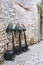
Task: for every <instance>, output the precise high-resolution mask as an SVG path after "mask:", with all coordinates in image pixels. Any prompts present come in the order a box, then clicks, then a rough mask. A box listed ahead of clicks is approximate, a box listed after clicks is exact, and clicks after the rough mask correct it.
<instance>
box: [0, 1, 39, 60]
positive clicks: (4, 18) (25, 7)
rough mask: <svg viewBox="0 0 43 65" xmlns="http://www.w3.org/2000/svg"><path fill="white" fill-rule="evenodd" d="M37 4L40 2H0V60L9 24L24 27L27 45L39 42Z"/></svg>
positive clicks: (6, 40)
mask: <svg viewBox="0 0 43 65" xmlns="http://www.w3.org/2000/svg"><path fill="white" fill-rule="evenodd" d="M38 2H40V0H37V2H36V0H23V1H22V0H0V59H1V58H2V55H3V53H2V52H3V51H5V48H6V44H7V42H8V39H7V34H6V28H7V26H8V24H9V23H12V24H13V26H15V25H16V24H17V23H19V24H20V25H22V24H23V25H24V26H25V28H26V37H27V43H28V45H30V44H34V43H37V42H38V41H40V19H39V17H40V16H39V14H38V8H37V3H38ZM23 42H24V41H23ZM10 43H11V42H10Z"/></svg>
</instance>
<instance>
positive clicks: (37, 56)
mask: <svg viewBox="0 0 43 65" xmlns="http://www.w3.org/2000/svg"><path fill="white" fill-rule="evenodd" d="M29 49H30V50H28V51H27V52H23V53H22V54H20V55H17V56H16V57H15V60H14V61H4V63H3V64H2V65H43V41H41V42H40V43H37V44H35V45H32V46H30V47H29Z"/></svg>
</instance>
